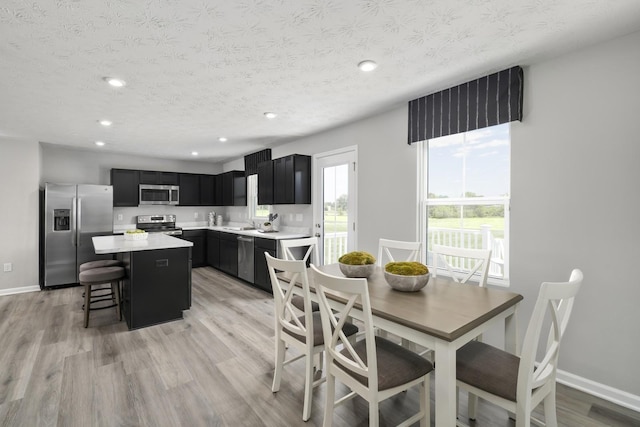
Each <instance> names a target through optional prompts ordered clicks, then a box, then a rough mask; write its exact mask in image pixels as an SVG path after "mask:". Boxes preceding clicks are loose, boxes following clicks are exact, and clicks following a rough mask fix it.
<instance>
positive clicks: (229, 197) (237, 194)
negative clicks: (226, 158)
mask: <svg viewBox="0 0 640 427" xmlns="http://www.w3.org/2000/svg"><path fill="white" fill-rule="evenodd" d="M218 178H219V179H220V178H222V206H246V205H247V178H246V177H245V176H244V172H243V171H230V172H225V173H223V174H221V175H218Z"/></svg>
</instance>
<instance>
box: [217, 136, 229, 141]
mask: <svg viewBox="0 0 640 427" xmlns="http://www.w3.org/2000/svg"><path fill="white" fill-rule="evenodd" d="M218 141H220V142H227V138H225V137H224V136H221V137H220V138H218Z"/></svg>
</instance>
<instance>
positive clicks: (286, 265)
mask: <svg viewBox="0 0 640 427" xmlns="http://www.w3.org/2000/svg"><path fill="white" fill-rule="evenodd" d="M265 258H266V260H267V268H268V270H269V277H270V279H271V287H272V289H273V300H274V303H275V304H274V305H275V370H274V374H273V383H272V385H271V391H273V392H274V393H276V392H278V391H279V390H280V382H281V378H282V371H283V369H284V366H286V365H288V364H289V363H291V362H294V361H296V360H298V359H300V358H302V357H304V358H305V383H304V384H305V385H304V407H303V410H302V419H303V420H304V421H307V420H308V419H309V418H310V417H311V400H312V397H313V388H314V387H317V386H318V385H319V384H320V383H322V382H323V381H324V377H323V378H320V379H318V380H314V378H315V376H316V375H315V374H316V373H317V374H319V373H320V372H319V371H321V370H322V352H323V351H324V348H325V346H324V336H323V334H322V322H321V320H320V313H319V312H318V311H316V312H313V311H312V310H311V297H310V295H309V292H310V291H309V280H308V277H307V266H306V264H305V263H304V261H302V260H283V259H279V258H274V257H272V256H271V255H269V253H268V252H265ZM278 272H282V273H285V274H286V277H287V279H286V280H283V279H281V278H279V277H278ZM296 293H301V294H302V303H303V308H304V310H303V311H302V312H300V310H298V308H297V307H295V306H294V305H293V304H292V301H291V300H292V297H293V296H294V295H296ZM357 332H358V328H357V327H356V326H354V325H353V324H351V323H345V324H344V325H343V334H344V335H345V336H351V335H355V334H356V333H357ZM290 348H294V349H296V351H297V352H298V353H299V354H298V355H297V356H294V357H292V358H291V359H288V360H285V357H286V352H287V350H288V349H290ZM315 361H318V363H317V366H314V365H315V363H314V362H315ZM316 368H317V369H316Z"/></svg>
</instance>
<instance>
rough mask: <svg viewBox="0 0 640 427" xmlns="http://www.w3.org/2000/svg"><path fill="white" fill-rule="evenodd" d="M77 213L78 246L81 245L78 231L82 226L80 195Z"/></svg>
mask: <svg viewBox="0 0 640 427" xmlns="http://www.w3.org/2000/svg"><path fill="white" fill-rule="evenodd" d="M76 206H77V208H76V209H77V210H78V211H77V212H76V215H77V216H78V223H77V224H76V246H80V233H79V232H78V231H79V230H80V229H81V227H82V197H78V203H77V204H76Z"/></svg>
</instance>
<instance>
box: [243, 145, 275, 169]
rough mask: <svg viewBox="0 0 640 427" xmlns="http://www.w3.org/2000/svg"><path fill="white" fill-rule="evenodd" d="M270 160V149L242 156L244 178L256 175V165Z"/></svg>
mask: <svg viewBox="0 0 640 427" xmlns="http://www.w3.org/2000/svg"><path fill="white" fill-rule="evenodd" d="M266 160H271V148H266V149H264V150H262V151H257V152H255V153H251V154H247V155H246V156H244V176H249V175H255V174H257V173H258V163H260V162H264V161H266Z"/></svg>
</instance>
